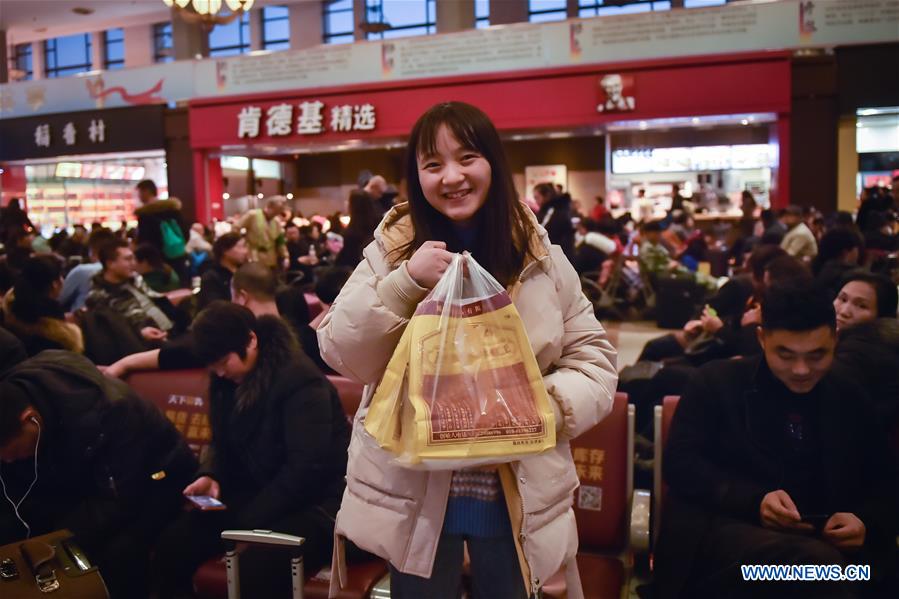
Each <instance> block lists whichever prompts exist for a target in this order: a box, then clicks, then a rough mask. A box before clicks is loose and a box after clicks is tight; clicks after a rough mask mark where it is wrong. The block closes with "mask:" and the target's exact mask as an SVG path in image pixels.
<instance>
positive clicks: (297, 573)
mask: <svg viewBox="0 0 899 599" xmlns="http://www.w3.org/2000/svg"><path fill="white" fill-rule="evenodd" d="M222 540H223V541H226V542H227V551H226V552H225V569H226V571H227V577H228V599H238V598H239V597H240V570H239V565H238V556H237V543H250V544H254V545H269V546H275V547H284V548H289V549H290V577H291V580H292V587H293V589H292V590H293V599H303V584H304V582H305V576H304V575H303V543H305V542H306V539H304V538H303V537H297V536H294V535H288V534H284V533H280V532H274V531H271V530H263V529H254V530H226V531H223V532H222Z"/></svg>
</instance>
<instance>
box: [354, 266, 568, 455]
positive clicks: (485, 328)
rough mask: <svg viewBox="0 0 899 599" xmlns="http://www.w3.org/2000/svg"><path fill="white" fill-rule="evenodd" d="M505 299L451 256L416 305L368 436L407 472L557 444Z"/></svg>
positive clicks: (526, 346)
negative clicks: (425, 294)
mask: <svg viewBox="0 0 899 599" xmlns="http://www.w3.org/2000/svg"><path fill="white" fill-rule="evenodd" d="M549 402H550V398H549V397H548V396H547V393H546V388H545V386H544V384H543V377H542V375H541V373H540V369H539V367H538V365H537V360H536V358H535V357H534V353H533V351H532V350H531V345H530V342H529V341H528V337H527V333H526V332H525V330H524V326H523V325H522V322H521V318H520V317H519V315H518V311H517V310H516V309H515V306H514V304H513V303H512V300H511V298H510V297H509V294H508V293H506V291H505V289H503V287H502V285H500V284H499V283H498V282H497V281H496V279H494V278H493V277H492V276H491V275H490V273H488V272H487V271H486V270H484V269H483V268H482V267H481V266H480V265H479V264H478V263H477V262H476V261H475V260H474V259H473V258H472V257H471V256H470V255H468V254H457V255H456V256H455V257H454V258H453V262H452V264H451V265H450V267H449V268H448V269H447V271H446V273H445V274H444V275H443V277H442V278H441V279H440V281H439V282H438V283H437V285H436V286H435V287H434V289H433V290H432V291H431V292H430V293H429V294H428V296H427V297H426V298H425V299H424V300H423V301H422V302H421V303H420V304H419V305H418V308H417V309H416V310H415V314H414V315H413V316H412V319H411V320H410V322H409V324H408V325H407V327H406V330H405V331H404V333H403V336H402V338H401V340H400V342H399V344H398V345H397V348H396V350H395V351H394V354H393V357H392V358H391V360H390V363H389V364H388V367H387V371H386V372H385V374H384V377H383V378H382V380H381V382H380V384H379V385H378V388H377V390H376V391H375V395H374V397H373V399H372V402H371V404H370V406H369V409H368V412H367V414H366V417H365V429H366V431H368V433H369V434H370V435H371V436H372V437H373V438H374V440H375V441H376V442H377V443H378V445H379V446H380V447H382V448H384V449H387V450H389V451H391V452H392V453H393V454H394V455H396V456H397V459H398V460H399V461H400V462H401V463H403V464H404V465H408V466H419V467H424V468H427V469H459V468H464V467H471V466H477V465H482V464H487V463H499V462H506V461H511V460H515V459H518V458H520V457H521V456H523V455H529V454H535V453H539V452H541V451H544V450H546V449H549V448H551V447H554V446H555V442H556V439H555V421H554V417H553V411H552V407H551V405H550V403H549Z"/></svg>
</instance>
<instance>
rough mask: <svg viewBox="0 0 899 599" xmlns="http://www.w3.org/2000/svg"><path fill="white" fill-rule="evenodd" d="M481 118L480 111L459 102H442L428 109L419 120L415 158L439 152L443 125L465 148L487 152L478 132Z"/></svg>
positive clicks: (480, 152) (481, 152)
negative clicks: (434, 107)
mask: <svg viewBox="0 0 899 599" xmlns="http://www.w3.org/2000/svg"><path fill="white" fill-rule="evenodd" d="M481 120H483V117H482V116H481V114H480V111H474V110H464V109H463V106H461V105H459V104H449V103H447V104H441V105H439V106H438V107H437V108H436V109H432V110H430V111H428V113H427V114H425V115H424V117H423V118H422V119H421V121H420V122H419V127H420V128H419V130H418V139H417V143H416V144H415V151H416V156H415V158H416V159H417V158H420V157H422V156H433V155H434V154H436V153H437V133H438V132H439V131H440V127H441V126H443V125H446V126H447V127H448V128H449V131H450V133H451V134H452V136H453V137H455V138H456V139H457V140H458V142H459V143H460V144H461V145H462V147H463V148H465V149H467V150H474V151H475V152H478V153H479V154H485V153H486V152H485V150H486V148H485V147H484V145H483V143H482V142H481V140H480V138H479V136H478V134H477V130H478V128H479V127H478V125H479V124H481V123H479V121H481ZM413 141H415V140H413Z"/></svg>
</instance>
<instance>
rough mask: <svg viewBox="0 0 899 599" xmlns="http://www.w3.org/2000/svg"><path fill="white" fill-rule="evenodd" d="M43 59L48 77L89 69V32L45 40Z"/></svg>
mask: <svg viewBox="0 0 899 599" xmlns="http://www.w3.org/2000/svg"><path fill="white" fill-rule="evenodd" d="M44 61H45V65H44V66H45V69H44V72H45V74H46V75H47V77H48V78H52V77H67V76H68V75H74V74H75V73H86V72H87V71H90V70H91V68H92V66H91V34H90V33H78V34H75V35H67V36H65V37H57V38H54V39H50V40H46V41H45V42H44Z"/></svg>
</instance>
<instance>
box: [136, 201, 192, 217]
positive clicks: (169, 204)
mask: <svg viewBox="0 0 899 599" xmlns="http://www.w3.org/2000/svg"><path fill="white" fill-rule="evenodd" d="M180 210H181V200H179V199H178V198H175V197H171V198H169V199H167V200H153V201H152V202H150V203H149V204H144V205H143V206H141V207H140V208H138V209H137V210H135V211H134V214H136V215H137V216H147V215H149V214H161V213H163V212H171V211H180Z"/></svg>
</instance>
